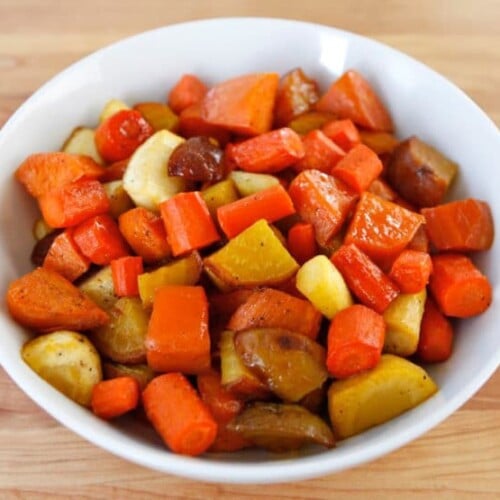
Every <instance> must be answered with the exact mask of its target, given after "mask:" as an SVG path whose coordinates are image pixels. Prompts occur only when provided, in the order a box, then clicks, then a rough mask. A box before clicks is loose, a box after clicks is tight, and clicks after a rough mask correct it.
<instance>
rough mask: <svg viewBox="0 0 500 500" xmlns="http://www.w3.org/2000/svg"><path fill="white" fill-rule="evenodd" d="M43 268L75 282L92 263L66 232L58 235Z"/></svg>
mask: <svg viewBox="0 0 500 500" xmlns="http://www.w3.org/2000/svg"><path fill="white" fill-rule="evenodd" d="M43 267H44V268H45V269H50V270H51V271H55V272H56V273H59V274H60V275H61V276H64V277H65V278H66V279H67V280H69V281H75V280H76V279H77V278H79V277H80V276H81V275H82V274H83V273H85V272H87V270H88V269H89V267H90V261H89V259H87V257H85V256H84V255H83V254H82V253H81V252H80V250H79V249H78V246H77V245H76V243H75V241H74V240H73V237H72V236H71V233H70V232H69V231H67V230H66V231H64V232H63V233H61V234H59V235H57V236H56V237H55V239H54V241H53V242H52V245H50V248H49V251H48V252H47V255H46V256H45V259H44V261H43Z"/></svg>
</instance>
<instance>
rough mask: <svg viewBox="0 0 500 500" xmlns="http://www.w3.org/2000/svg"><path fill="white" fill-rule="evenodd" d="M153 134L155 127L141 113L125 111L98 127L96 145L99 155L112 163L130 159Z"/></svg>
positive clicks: (114, 115) (130, 110) (131, 110)
mask: <svg viewBox="0 0 500 500" xmlns="http://www.w3.org/2000/svg"><path fill="white" fill-rule="evenodd" d="M153 133H154V129H153V127H152V126H151V125H150V124H149V123H148V122H147V121H146V120H145V118H144V117H143V116H142V115H141V113H139V111H137V110H135V109H124V110H121V111H118V112H117V113H115V114H113V115H111V116H110V117H109V118H107V119H106V120H104V121H103V122H102V123H101V124H100V125H99V126H98V127H97V129H96V131H95V143H96V146H97V150H98V151H99V154H100V155H101V156H102V157H103V158H104V159H105V160H106V161H107V162H110V163H112V162H116V161H120V160H125V159H127V158H129V157H130V156H131V155H132V153H133V152H134V151H135V150H136V149H137V148H138V147H139V146H140V145H141V144H142V143H143V142H144V141H145V140H146V139H148V138H149V137H151V136H152V135H153Z"/></svg>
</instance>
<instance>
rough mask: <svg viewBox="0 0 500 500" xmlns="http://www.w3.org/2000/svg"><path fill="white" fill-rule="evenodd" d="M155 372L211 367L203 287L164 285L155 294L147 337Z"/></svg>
mask: <svg viewBox="0 0 500 500" xmlns="http://www.w3.org/2000/svg"><path fill="white" fill-rule="evenodd" d="M146 349H147V360H148V365H149V366H150V367H151V368H152V369H153V370H154V371H156V372H170V371H180V372H183V373H189V374H193V373H194V374H197V373H202V372H203V371H205V370H207V369H208V368H209V367H210V337H209V334H208V302H207V297H206V295H205V290H204V289H203V287H200V286H164V287H162V288H159V289H158V290H157V291H156V293H155V298H154V302H153V312H152V314H151V319H150V321H149V326H148V333H147V336H146Z"/></svg>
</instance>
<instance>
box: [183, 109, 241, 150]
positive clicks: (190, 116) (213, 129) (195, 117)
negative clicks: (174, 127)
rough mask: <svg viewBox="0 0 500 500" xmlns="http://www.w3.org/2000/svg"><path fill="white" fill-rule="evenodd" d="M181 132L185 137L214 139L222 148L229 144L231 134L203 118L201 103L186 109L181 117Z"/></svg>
mask: <svg viewBox="0 0 500 500" xmlns="http://www.w3.org/2000/svg"><path fill="white" fill-rule="evenodd" d="M179 131H180V133H181V135H182V136H183V137H197V136H204V137H213V138H214V139H216V140H217V141H218V142H219V144H220V145H221V146H223V145H225V144H226V143H227V142H229V139H230V137H231V133H230V132H229V131H228V130H226V129H224V128H222V127H219V126H218V125H213V124H212V123H209V122H207V121H206V120H205V119H204V118H203V117H202V106H201V102H200V103H196V104H193V105H192V106H189V107H188V108H186V109H184V111H182V113H181V114H180V116H179Z"/></svg>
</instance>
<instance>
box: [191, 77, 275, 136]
mask: <svg viewBox="0 0 500 500" xmlns="http://www.w3.org/2000/svg"><path fill="white" fill-rule="evenodd" d="M278 83H279V76H278V74H277V73H253V74H249V75H243V76H240V77H237V78H233V79H231V80H226V81H225V82H222V83H220V84H218V85H216V86H215V87H213V88H212V89H210V90H209V91H208V93H207V94H206V95H205V97H204V99H203V101H202V107H201V117H202V118H203V119H204V120H206V121H207V122H208V123H210V124H212V125H218V126H220V127H224V128H225V129H227V130H229V131H231V132H234V133H236V134H241V135H259V134H262V133H264V132H268V131H269V130H271V125H272V120H273V109H274V101H275V97H276V91H277V89H278Z"/></svg>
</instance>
